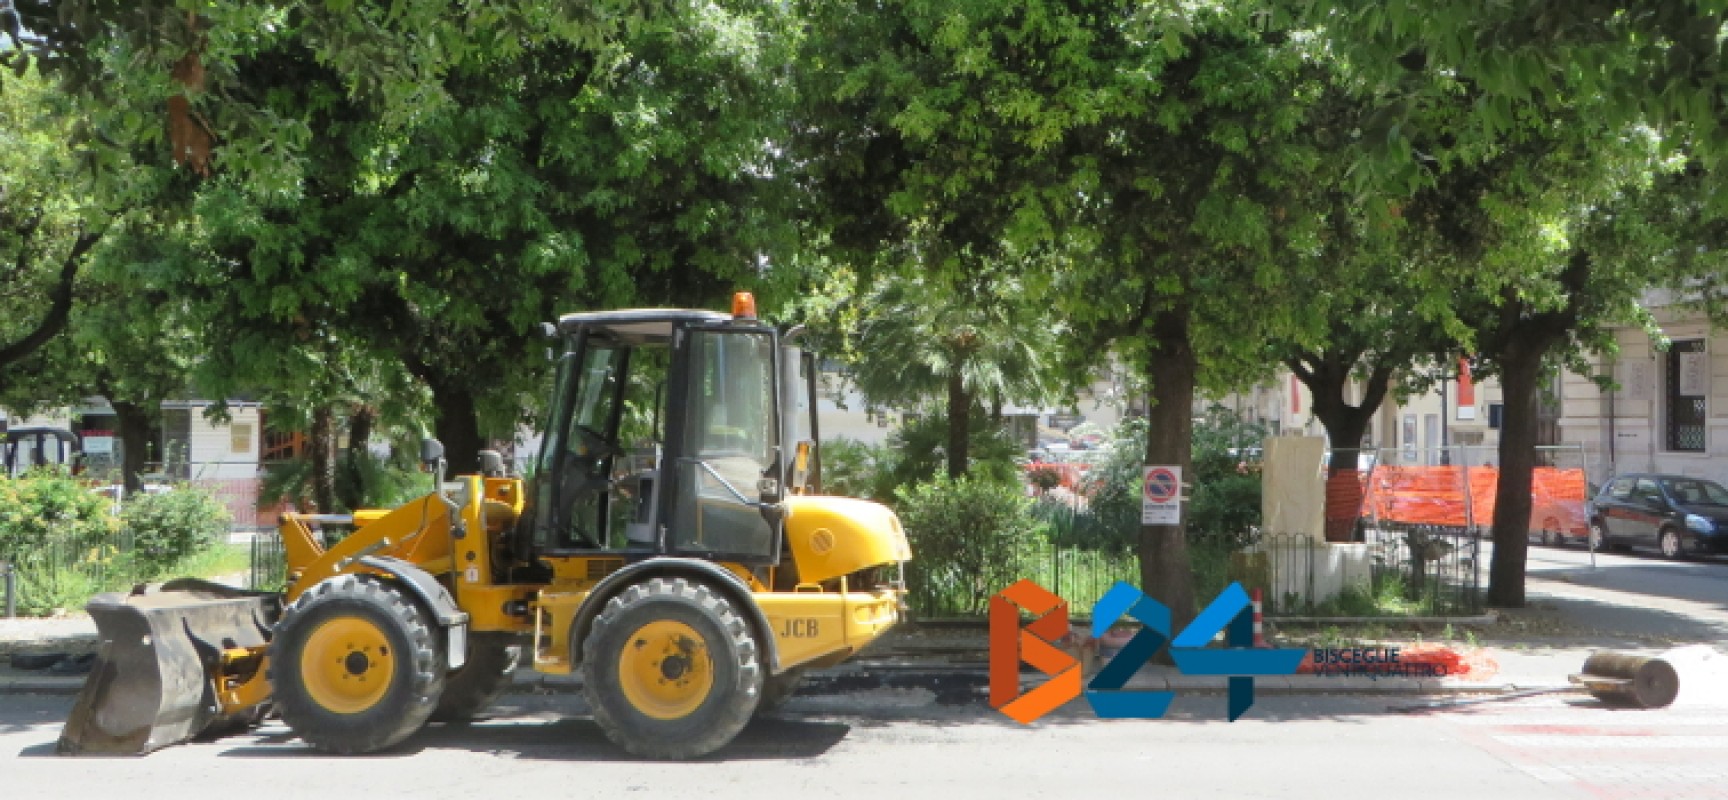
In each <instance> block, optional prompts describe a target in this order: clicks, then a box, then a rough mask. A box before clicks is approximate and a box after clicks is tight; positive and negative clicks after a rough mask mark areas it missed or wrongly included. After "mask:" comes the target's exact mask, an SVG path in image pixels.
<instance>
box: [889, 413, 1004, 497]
mask: <svg viewBox="0 0 1728 800" xmlns="http://www.w3.org/2000/svg"><path fill="white" fill-rule="evenodd" d="M888 447H889V449H890V450H892V451H893V452H894V454H895V455H894V457H893V458H892V459H890V460H889V462H888V463H887V464H886V466H887V468H888V473H889V478H888V487H889V488H890V489H897V488H899V487H902V486H911V485H913V484H917V483H924V482H926V481H929V480H930V479H932V478H934V477H936V476H937V475H938V474H947V470H948V417H947V415H946V414H941V413H936V414H926V415H923V416H920V417H915V418H911V419H908V420H907V421H906V422H904V423H902V424H901V425H900V427H898V428H895V429H894V433H893V434H892V435H890V436H889V437H888ZM966 454H967V458H966V462H967V465H966V474H967V475H968V476H971V477H973V478H981V479H984V480H988V481H991V482H995V483H1010V484H1014V485H1016V486H1018V485H1019V484H1020V475H1021V469H1020V465H1019V464H1018V463H1016V462H1015V459H1016V458H1017V457H1019V456H1022V455H1024V454H1025V448H1024V447H1022V446H1021V444H1020V443H1018V442H1016V441H1014V439H1013V437H1011V436H1009V435H1008V434H1007V432H1006V431H1004V430H1003V429H1002V427H1001V426H999V425H996V424H994V423H992V422H991V421H990V419H989V417H987V416H985V415H984V414H981V413H979V414H973V415H972V418H971V420H970V423H969V427H968V428H967V440H966Z"/></svg>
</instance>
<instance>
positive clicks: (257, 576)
mask: <svg viewBox="0 0 1728 800" xmlns="http://www.w3.org/2000/svg"><path fill="white" fill-rule="evenodd" d="M250 561H251V572H250V575H249V576H248V577H247V579H246V585H247V587H248V588H251V589H256V590H260V591H276V590H280V589H283V588H285V585H286V584H287V582H288V555H287V553H286V551H284V550H283V549H282V534H280V533H277V532H275V531H268V532H260V533H258V534H256V535H254V536H253V537H252V549H251V558H250Z"/></svg>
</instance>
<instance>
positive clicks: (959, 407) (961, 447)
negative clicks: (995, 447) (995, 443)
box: [948, 372, 972, 478]
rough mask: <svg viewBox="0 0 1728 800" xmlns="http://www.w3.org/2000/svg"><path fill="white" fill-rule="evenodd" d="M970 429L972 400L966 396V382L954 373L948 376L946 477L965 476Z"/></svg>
mask: <svg viewBox="0 0 1728 800" xmlns="http://www.w3.org/2000/svg"><path fill="white" fill-rule="evenodd" d="M971 427H972V398H970V397H967V396H966V380H965V379H964V378H962V377H961V375H960V373H958V372H956V373H954V374H952V375H949V376H948V477H950V478H958V477H960V476H962V475H965V474H966V467H967V464H966V455H967V453H966V445H967V444H968V438H969V436H970V434H971V430H970V429H971Z"/></svg>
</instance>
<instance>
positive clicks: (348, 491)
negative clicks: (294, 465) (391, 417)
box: [336, 406, 378, 510]
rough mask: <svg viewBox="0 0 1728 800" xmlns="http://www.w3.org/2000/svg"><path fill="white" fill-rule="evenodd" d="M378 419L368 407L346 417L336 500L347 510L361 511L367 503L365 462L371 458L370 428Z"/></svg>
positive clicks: (361, 407) (375, 413)
mask: <svg viewBox="0 0 1728 800" xmlns="http://www.w3.org/2000/svg"><path fill="white" fill-rule="evenodd" d="M377 417H378V412H377V411H375V410H373V408H372V407H371V406H360V407H358V408H356V409H355V410H354V413H353V414H352V415H350V416H349V417H348V451H347V452H345V453H343V454H342V462H341V464H342V466H341V476H340V478H341V479H340V480H339V481H337V487H336V488H337V493H338V494H339V495H340V497H339V498H338V499H340V500H341V501H342V505H344V506H347V507H348V509H349V510H353V509H357V508H364V507H365V506H366V503H367V501H368V500H369V499H371V498H370V497H369V496H368V490H369V489H370V487H368V486H367V485H366V476H367V474H368V473H367V470H366V461H367V459H370V458H371V457H372V453H371V452H370V450H369V445H370V444H371V441H372V424H373V421H374V420H375V419H377Z"/></svg>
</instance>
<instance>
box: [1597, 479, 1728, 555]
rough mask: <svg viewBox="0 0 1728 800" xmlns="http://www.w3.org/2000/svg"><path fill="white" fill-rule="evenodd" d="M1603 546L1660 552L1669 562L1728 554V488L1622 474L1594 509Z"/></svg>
mask: <svg viewBox="0 0 1728 800" xmlns="http://www.w3.org/2000/svg"><path fill="white" fill-rule="evenodd" d="M1590 538H1591V541H1592V544H1593V545H1594V546H1595V547H1597V548H1601V547H1608V546H1619V547H1637V546H1648V547H1655V548H1657V549H1659V550H1661V551H1662V555H1664V556H1667V557H1668V558H1684V557H1686V556H1687V555H1689V554H1693V553H1728V489H1724V488H1722V485H1721V484H1719V483H1716V482H1715V481H1708V480H1704V479H1702V478H1694V477H1691V476H1687V475H1621V476H1618V477H1616V478H1614V479H1613V480H1611V481H1609V482H1608V484H1607V485H1606V486H1604V487H1602V491H1601V492H1600V493H1598V494H1597V495H1596V500H1595V501H1594V502H1593V503H1592V505H1591V514H1590Z"/></svg>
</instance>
